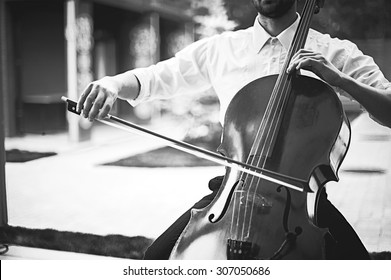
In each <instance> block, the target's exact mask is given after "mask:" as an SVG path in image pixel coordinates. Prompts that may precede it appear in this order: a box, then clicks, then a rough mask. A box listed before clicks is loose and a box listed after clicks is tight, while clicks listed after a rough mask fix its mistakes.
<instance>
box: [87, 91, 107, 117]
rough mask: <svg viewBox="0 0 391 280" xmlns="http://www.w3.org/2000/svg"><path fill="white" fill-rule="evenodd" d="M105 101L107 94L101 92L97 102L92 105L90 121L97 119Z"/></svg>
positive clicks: (89, 115)
mask: <svg viewBox="0 0 391 280" xmlns="http://www.w3.org/2000/svg"><path fill="white" fill-rule="evenodd" d="M105 101H106V97H105V94H104V93H103V92H102V91H99V93H98V95H97V97H96V98H95V101H94V102H93V104H92V107H91V110H90V111H89V114H88V119H89V120H90V121H92V120H94V119H95V118H96V116H97V115H98V113H99V111H100V109H101V108H102V106H103V104H104V103H105Z"/></svg>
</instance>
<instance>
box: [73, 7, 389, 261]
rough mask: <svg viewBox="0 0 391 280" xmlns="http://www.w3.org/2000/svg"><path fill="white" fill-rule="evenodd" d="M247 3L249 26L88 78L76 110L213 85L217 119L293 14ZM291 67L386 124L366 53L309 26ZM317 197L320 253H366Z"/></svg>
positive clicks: (382, 85)
mask: <svg viewBox="0 0 391 280" xmlns="http://www.w3.org/2000/svg"><path fill="white" fill-rule="evenodd" d="M252 2H253V4H254V6H255V8H256V9H257V11H258V17H257V18H256V20H255V23H254V26H253V27H251V28H248V29H246V30H239V31H235V32H226V33H224V34H222V35H218V36H214V37H211V38H208V39H203V40H200V41H198V42H195V43H193V44H192V45H190V46H188V47H187V48H185V49H184V50H182V51H181V52H179V53H178V54H177V55H176V56H175V57H174V58H172V59H169V60H167V61H164V62H161V63H158V64H157V65H154V66H151V67H148V68H143V69H135V70H132V71H128V72H125V73H122V74H119V75H117V76H114V77H105V78H103V79H101V80H98V81H96V82H93V83H91V84H90V85H89V86H88V87H87V88H86V90H85V91H84V92H83V93H82V95H81V97H80V99H79V102H78V110H79V111H80V110H81V108H84V109H83V116H84V117H86V118H89V119H90V120H93V119H94V118H104V117H105V116H106V115H107V113H108V112H109V111H110V109H111V107H112V105H113V103H114V102H115V100H116V98H121V99H125V100H128V101H129V102H130V103H131V104H132V105H137V104H138V103H140V102H144V101H146V100H151V99H153V98H167V97H170V96H171V95H175V94H178V93H195V94H196V93H197V92H200V91H204V90H210V89H212V90H214V91H215V93H216V94H217V96H218V97H219V101H220V111H221V121H222V122H223V117H224V114H225V111H226V110H227V107H228V105H229V102H230V101H231V99H232V98H233V96H234V95H235V94H236V93H237V92H238V91H239V90H240V89H241V88H242V87H244V86H245V85H247V84H248V83H249V82H251V81H253V80H255V79H257V78H260V77H263V76H267V75H271V74H278V73H279V72H280V70H281V66H282V65H283V62H284V59H285V57H286V55H287V50H288V49H289V45H290V42H291V41H292V38H293V35H294V32H295V30H296V28H297V25H298V21H299V16H298V14H297V12H296V11H297V3H296V0H253V1H252ZM296 70H303V71H302V73H303V74H306V75H310V76H316V77H318V78H321V79H322V80H323V81H325V82H326V83H328V84H329V85H331V86H333V87H334V88H335V90H336V91H337V93H338V94H346V93H349V94H350V96H351V97H352V98H354V99H355V100H357V101H358V102H359V103H360V104H361V105H362V106H363V107H364V108H365V109H366V110H367V111H368V112H369V114H370V115H371V116H372V117H373V118H374V119H375V120H377V121H378V122H380V123H382V124H384V125H386V126H388V127H391V114H389V112H390V111H391V84H390V83H389V82H388V81H387V80H386V79H385V78H384V76H383V74H382V73H381V71H380V70H379V68H378V67H377V66H376V64H375V63H374V61H373V59H371V58H370V57H368V56H365V55H363V54H362V53H361V52H360V51H359V50H358V49H357V47H356V46H355V45H354V44H353V43H351V42H348V41H341V40H338V39H333V38H330V36H328V35H324V34H320V33H319V32H317V31H314V30H310V32H309V35H308V38H307V41H306V45H305V49H303V50H300V51H299V52H298V53H297V54H295V56H294V57H293V58H292V60H291V62H290V65H289V67H288V72H289V73H292V72H293V71H296ZM220 184H221V178H215V179H213V180H211V182H210V185H209V188H210V189H211V190H212V191H213V193H212V194H210V195H208V196H206V197H204V198H203V199H202V200H201V201H199V202H198V203H196V204H195V205H194V208H202V207H205V206H206V205H208V204H209V203H210V201H211V200H212V199H213V197H214V196H215V195H216V192H217V190H218V188H219V186H220ZM319 203H320V204H319V213H318V226H320V227H327V228H329V231H330V233H331V235H332V237H333V240H334V241H335V244H334V245H333V246H331V245H327V246H328V248H326V249H327V257H328V258H334V259H368V258H369V255H368V252H367V251H366V249H365V247H364V246H363V244H362V243H361V241H360V240H359V238H358V236H357V235H356V234H355V232H354V230H353V229H352V228H351V226H350V225H349V224H348V222H347V221H346V220H345V219H344V217H343V216H342V215H341V214H340V213H339V212H338V210H337V209H335V207H334V206H333V205H332V204H331V203H330V202H329V201H328V200H327V196H326V194H325V192H323V193H322V198H321V199H320V202H319ZM189 218H190V212H189V211H188V212H186V213H184V214H183V216H181V217H180V218H179V219H178V220H177V221H176V222H175V223H174V224H173V225H172V226H171V227H170V228H169V229H168V230H167V231H166V232H165V233H164V234H163V235H162V236H160V237H159V238H158V239H157V240H156V241H155V242H154V244H153V245H152V246H151V247H150V248H149V249H148V251H147V252H146V256H145V257H146V258H150V259H164V258H168V257H169V254H170V252H171V249H172V247H173V246H174V244H175V241H176V240H177V238H178V236H179V235H180V233H181V232H182V230H183V229H184V227H185V226H186V224H187V222H188V220H189ZM328 244H331V243H328Z"/></svg>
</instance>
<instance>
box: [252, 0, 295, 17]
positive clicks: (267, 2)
mask: <svg viewBox="0 0 391 280" xmlns="http://www.w3.org/2000/svg"><path fill="white" fill-rule="evenodd" d="M252 1H253V4H254V6H255V8H256V9H257V11H258V13H260V14H261V15H263V16H265V17H268V18H279V17H282V16H283V15H285V14H286V13H287V12H288V11H289V10H290V9H291V8H292V6H293V5H294V4H295V2H296V0H276V1H271V0H252Z"/></svg>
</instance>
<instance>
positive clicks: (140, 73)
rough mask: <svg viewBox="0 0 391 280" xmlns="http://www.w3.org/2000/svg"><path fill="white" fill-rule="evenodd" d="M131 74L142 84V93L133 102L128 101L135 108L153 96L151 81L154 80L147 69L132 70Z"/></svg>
mask: <svg viewBox="0 0 391 280" xmlns="http://www.w3.org/2000/svg"><path fill="white" fill-rule="evenodd" d="M130 72H131V73H132V74H133V75H135V76H136V78H137V80H138V81H139V83H140V92H139V94H138V95H137V97H136V98H135V99H133V100H127V101H128V103H129V104H130V105H131V106H133V107H135V106H137V105H138V104H140V103H142V102H144V101H146V100H148V99H149V97H150V95H151V94H150V92H151V86H150V81H151V80H152V77H151V74H149V71H147V68H137V69H134V70H130Z"/></svg>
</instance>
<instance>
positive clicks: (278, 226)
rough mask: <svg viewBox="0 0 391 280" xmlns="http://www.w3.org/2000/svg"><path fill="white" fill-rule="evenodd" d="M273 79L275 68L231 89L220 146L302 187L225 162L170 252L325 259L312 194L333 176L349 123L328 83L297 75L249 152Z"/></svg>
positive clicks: (345, 143) (203, 256) (181, 256)
mask: <svg viewBox="0 0 391 280" xmlns="http://www.w3.org/2000/svg"><path fill="white" fill-rule="evenodd" d="M276 80H277V75H275V76H268V77H263V78H260V79H257V80H255V81H253V82H251V83H249V84H248V85H246V86H245V87H244V88H242V89H241V90H240V91H239V92H238V93H237V94H236V95H235V97H234V98H233V100H232V101H231V103H230V105H229V107H228V110H227V113H226V116H225V122H224V129H223V137H222V143H221V145H220V147H219V152H220V153H222V154H224V155H226V156H227V157H230V158H233V159H236V160H239V161H242V162H244V161H246V159H247V160H248V159H249V158H252V159H253V161H254V159H256V161H257V162H260V161H261V162H263V165H262V167H263V168H265V169H268V170H273V171H275V172H278V173H281V174H284V175H288V176H292V177H295V178H298V179H301V180H305V181H306V182H307V188H306V189H304V190H303V191H302V192H300V191H296V190H292V189H289V188H287V187H284V186H280V185H278V184H276V183H272V182H269V181H266V180H263V179H259V178H255V177H253V176H251V175H243V174H242V172H239V171H236V170H234V169H231V168H227V169H226V174H225V177H224V181H223V183H222V186H221V187H220V189H219V191H218V193H217V195H216V197H215V198H214V200H213V201H212V202H211V204H210V205H208V206H207V207H205V208H203V209H197V210H196V209H193V210H192V213H191V218H190V221H189V223H188V224H187V226H186V228H185V229H184V231H183V232H182V234H181V236H180V237H179V239H178V240H177V242H176V244H175V246H174V248H173V250H172V252H171V256H170V259H323V258H325V246H324V245H325V239H324V238H325V235H326V234H327V233H328V230H327V229H325V228H319V227H317V225H316V208H317V199H318V195H319V192H320V190H321V189H322V188H323V186H324V184H325V183H326V182H327V181H337V180H338V175H337V172H338V168H339V166H340V164H341V162H342V160H343V158H344V156H345V154H346V152H347V149H348V146H349V142H350V127H349V122H348V120H347V118H346V116H345V114H344V112H343V110H342V105H341V103H340V101H339V99H338V97H337V95H336V94H335V92H334V91H333V90H332V88H331V87H329V86H328V85H326V84H325V83H324V82H322V81H320V80H318V79H314V78H310V77H305V76H296V77H295V78H293V81H292V89H291V94H290V96H289V100H288V101H287V106H286V110H285V112H284V115H283V117H282V119H281V120H280V123H279V125H278V130H277V131H276V132H275V137H273V140H272V141H271V142H270V143H268V147H269V148H268V149H267V150H262V151H261V152H260V153H255V154H252V153H253V152H252V149H251V146H252V144H253V142H254V138H255V137H256V133H257V128H258V127H259V126H260V125H261V121H262V116H263V115H264V114H265V110H267V108H266V105H267V103H268V100H269V99H270V95H271V92H272V90H273V87H274V85H275V83H276ZM260 89H261V90H260ZM270 147H271V148H270ZM257 158H258V159H257Z"/></svg>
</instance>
